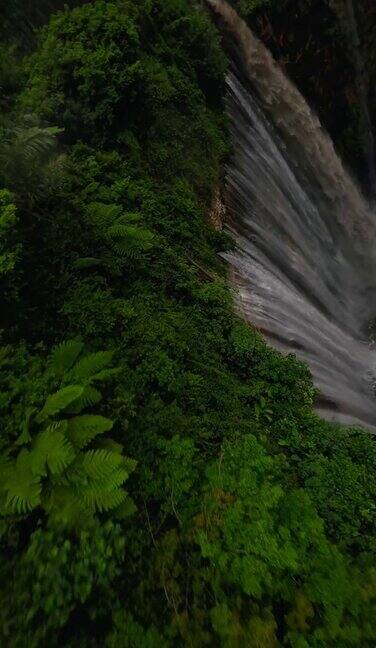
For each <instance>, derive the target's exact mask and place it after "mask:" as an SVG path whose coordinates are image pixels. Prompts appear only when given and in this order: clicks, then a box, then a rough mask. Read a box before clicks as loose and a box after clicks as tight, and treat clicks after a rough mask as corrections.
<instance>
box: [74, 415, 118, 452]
mask: <svg viewBox="0 0 376 648" xmlns="http://www.w3.org/2000/svg"><path fill="white" fill-rule="evenodd" d="M112 426H113V422H112V421H110V419H108V418H105V417H104V416H98V415H95V414H84V415H82V416H75V417H74V418H71V419H69V421H68V423H67V432H66V435H67V438H68V439H69V441H70V443H71V444H72V445H73V446H74V447H75V448H77V449H78V450H81V449H82V448H84V447H85V446H87V445H88V444H89V443H90V441H92V440H93V439H94V438H95V437H96V436H98V434H103V433H104V432H108V431H109V430H111V428H112Z"/></svg>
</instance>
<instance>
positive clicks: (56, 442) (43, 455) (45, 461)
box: [31, 421, 75, 476]
mask: <svg viewBox="0 0 376 648" xmlns="http://www.w3.org/2000/svg"><path fill="white" fill-rule="evenodd" d="M63 424H65V425H63ZM66 427H67V423H66V421H63V422H62V425H61V426H60V427H59V426H56V425H52V426H50V427H48V428H47V429H46V430H44V431H43V432H40V433H39V434H38V436H37V437H36V439H35V441H34V443H33V447H32V450H31V469H32V471H33V473H34V474H35V475H39V476H45V475H47V468H48V469H49V470H50V471H51V473H52V474H53V475H60V474H61V473H62V472H64V470H65V469H66V468H67V467H68V466H69V464H70V463H71V462H72V461H73V459H74V457H75V453H74V450H73V447H72V446H71V444H70V442H69V441H68V439H67V438H66V437H65V436H64V434H63V432H62V430H63V429H65V428H66Z"/></svg>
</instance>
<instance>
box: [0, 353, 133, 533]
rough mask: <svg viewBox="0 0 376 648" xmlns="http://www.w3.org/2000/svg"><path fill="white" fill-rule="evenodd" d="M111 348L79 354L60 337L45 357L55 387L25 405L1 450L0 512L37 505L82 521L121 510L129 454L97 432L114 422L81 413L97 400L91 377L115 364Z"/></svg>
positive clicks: (63, 518) (103, 375) (102, 375)
mask: <svg viewBox="0 0 376 648" xmlns="http://www.w3.org/2000/svg"><path fill="white" fill-rule="evenodd" d="M112 355H113V354H112V353H111V352H105V351H103V352H98V353H90V354H87V355H85V354H83V345H82V343H80V342H77V341H68V342H65V343H63V344H61V345H59V346H58V347H56V349H55V350H54V351H53V353H52V354H51V355H50V357H49V359H48V367H47V374H48V378H49V380H48V382H49V384H51V383H53V381H55V384H57V385H58V387H59V388H58V389H57V390H56V391H54V392H53V393H49V394H48V396H47V397H46V398H45V399H44V403H43V405H42V406H41V407H33V408H32V409H29V410H28V411H27V412H26V413H25V421H24V424H23V426H22V430H21V434H20V435H19V436H18V438H17V440H16V442H15V444H14V445H13V446H11V447H8V448H7V449H6V450H5V451H4V452H3V453H2V455H1V457H0V461H1V467H2V470H1V478H0V479H1V481H0V484H1V486H0V488H1V509H0V511H1V515H2V516H5V517H6V516H9V515H22V514H26V513H29V512H30V511H32V510H34V509H36V508H37V507H41V508H42V509H43V510H44V511H45V512H46V513H47V514H48V515H49V516H50V518H51V519H53V520H54V521H59V522H63V523H65V524H69V525H73V524H77V525H82V524H83V523H89V522H90V521H91V520H92V519H93V516H94V515H95V514H96V513H101V512H104V511H109V510H114V509H116V513H118V514H121V513H126V512H127V511H129V510H130V509H131V508H132V504H131V502H130V501H127V493H126V491H125V490H124V488H123V485H124V482H125V481H126V480H127V479H128V477H129V474H130V473H131V472H132V471H133V469H134V467H135V462H134V461H133V460H131V459H128V458H126V457H124V455H123V448H122V446H121V445H119V444H117V443H115V442H114V441H112V440H111V439H102V438H101V439H98V437H100V436H101V435H103V434H104V433H105V432H108V431H109V430H111V429H112V426H113V422H112V421H111V420H110V419H108V418H106V417H104V416H100V415H96V414H83V413H82V412H83V410H85V409H86V408H88V407H91V406H92V405H94V404H96V403H98V402H99V400H100V399H101V392H100V391H99V390H98V388H97V384H98V383H100V382H102V381H104V380H106V379H108V378H109V377H111V376H112V375H114V373H116V371H117V370H116V369H113V368H111V367H110V364H111V360H112Z"/></svg>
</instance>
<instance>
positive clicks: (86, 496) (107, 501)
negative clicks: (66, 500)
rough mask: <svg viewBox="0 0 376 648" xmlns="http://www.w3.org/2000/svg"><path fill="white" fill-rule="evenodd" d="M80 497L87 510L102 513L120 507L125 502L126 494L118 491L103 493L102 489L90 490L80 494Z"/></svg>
mask: <svg viewBox="0 0 376 648" xmlns="http://www.w3.org/2000/svg"><path fill="white" fill-rule="evenodd" d="M82 497H83V500H84V502H85V504H86V505H87V506H88V507H89V508H91V509H92V510H94V511H99V512H100V513H102V512H105V511H110V510H111V509H115V508H117V507H120V506H121V504H123V502H125V501H126V499H127V493H126V492H125V491H123V490H120V489H116V490H113V491H109V492H104V491H103V489H102V488H99V489H93V488H92V489H88V490H86V491H85V492H84V493H82Z"/></svg>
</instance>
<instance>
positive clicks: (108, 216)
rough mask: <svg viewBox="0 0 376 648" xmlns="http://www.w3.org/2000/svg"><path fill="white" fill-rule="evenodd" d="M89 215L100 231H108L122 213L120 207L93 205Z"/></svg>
mask: <svg viewBox="0 0 376 648" xmlns="http://www.w3.org/2000/svg"><path fill="white" fill-rule="evenodd" d="M88 213H89V215H90V216H91V218H92V220H93V221H94V222H95V224H96V226H97V227H98V228H99V229H102V230H104V231H106V230H107V229H108V228H109V227H110V226H111V225H112V224H113V223H114V222H115V221H116V219H117V218H119V216H120V214H121V213H122V208H121V207H119V206H118V205H114V204H111V205H105V204H104V203H91V205H89V209H88Z"/></svg>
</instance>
